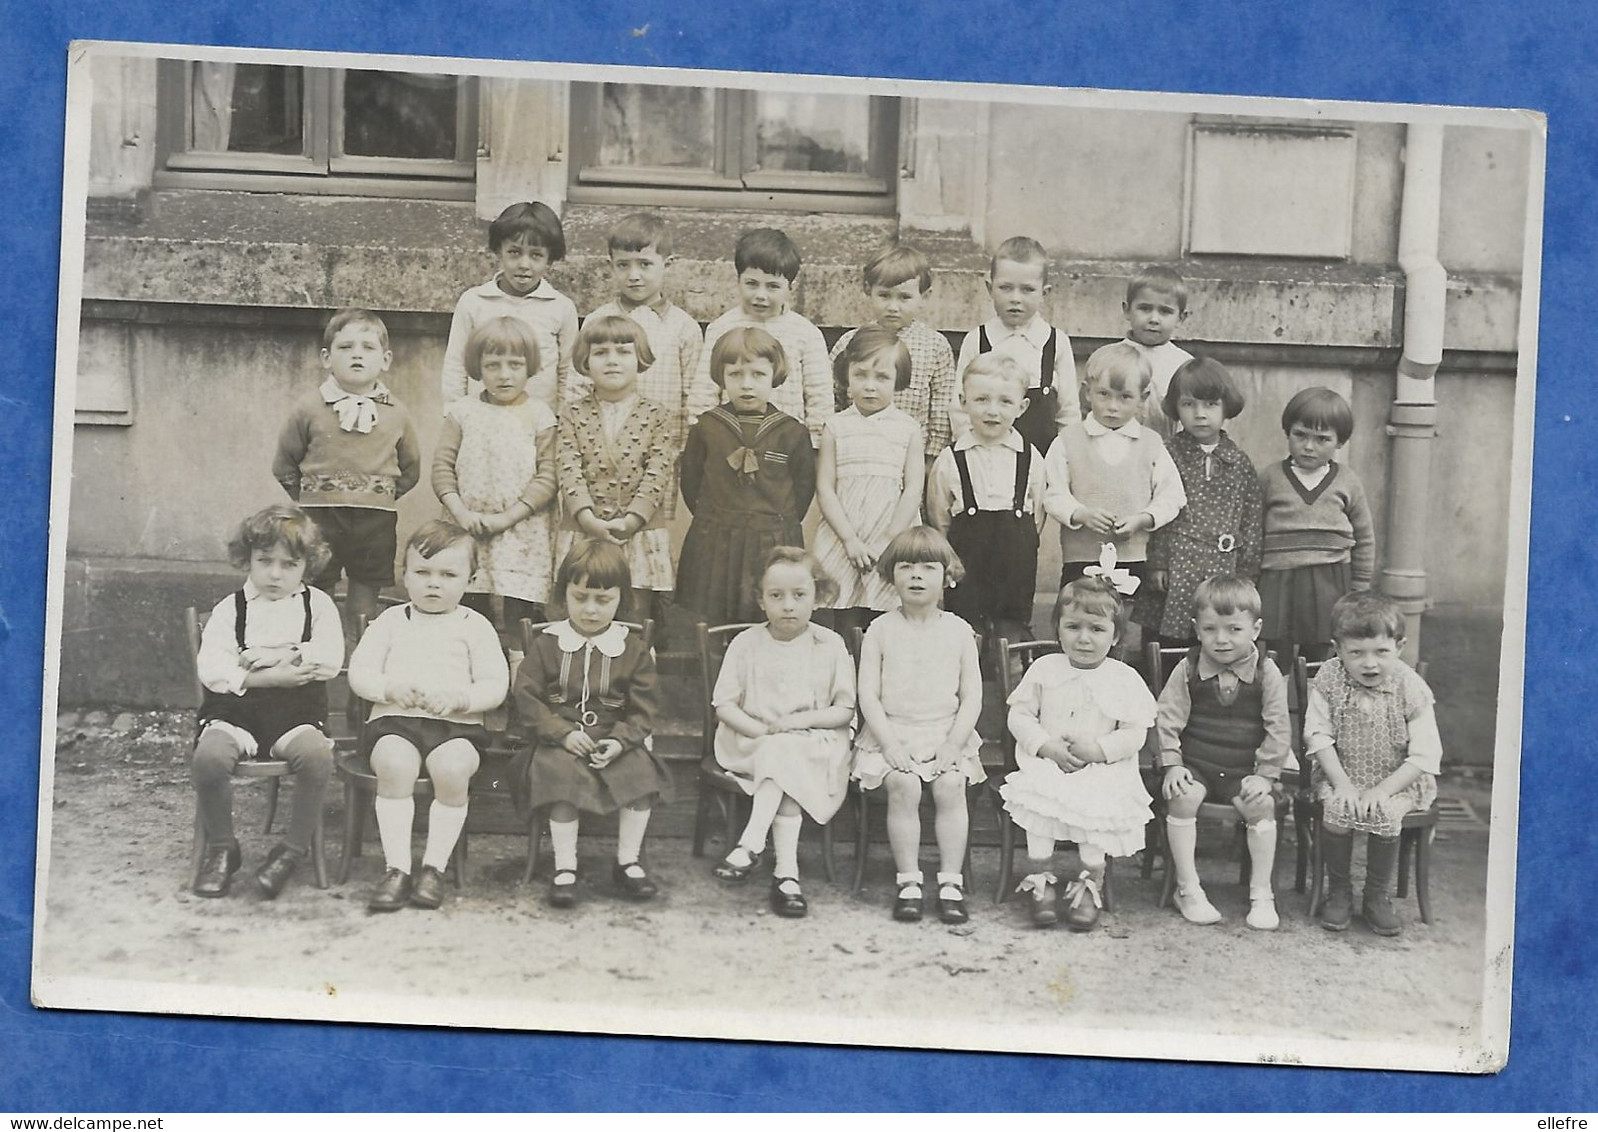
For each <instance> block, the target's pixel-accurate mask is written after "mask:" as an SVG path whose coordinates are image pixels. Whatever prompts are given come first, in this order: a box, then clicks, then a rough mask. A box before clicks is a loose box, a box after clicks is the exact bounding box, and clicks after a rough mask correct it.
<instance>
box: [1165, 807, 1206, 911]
mask: <svg viewBox="0 0 1598 1132" xmlns="http://www.w3.org/2000/svg"><path fill="white" fill-rule="evenodd" d="M1165 841H1166V844H1168V845H1169V846H1170V847H1171V866H1172V868H1174V869H1175V870H1176V887H1177V888H1179V889H1181V890H1182V891H1183V892H1193V891H1195V890H1197V889H1198V888H1199V887H1201V886H1200V884H1199V875H1198V862H1197V861H1196V860H1195V857H1196V855H1197V853H1198V821H1197V819H1195V818H1173V817H1167V818H1166V819H1165Z"/></svg>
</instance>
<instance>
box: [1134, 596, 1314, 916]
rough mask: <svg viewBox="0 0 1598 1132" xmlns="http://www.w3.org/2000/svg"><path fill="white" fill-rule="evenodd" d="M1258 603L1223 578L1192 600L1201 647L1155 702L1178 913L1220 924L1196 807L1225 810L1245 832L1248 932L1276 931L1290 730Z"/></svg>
mask: <svg viewBox="0 0 1598 1132" xmlns="http://www.w3.org/2000/svg"><path fill="white" fill-rule="evenodd" d="M1261 624H1262V623H1261V621H1260V594H1259V591H1258V590H1257V589H1255V588H1254V583H1252V582H1250V581H1249V580H1248V579H1246V578H1239V577H1237V576H1236V575H1235V574H1220V575H1217V576H1216V577H1213V578H1207V579H1205V580H1204V581H1203V582H1200V583H1199V587H1198V589H1197V590H1196V591H1195V592H1194V594H1193V632H1194V634H1195V635H1196V636H1197V637H1198V641H1199V643H1198V647H1197V648H1193V649H1189V650H1188V653H1187V655H1186V656H1184V657H1183V658H1182V659H1181V660H1179V661H1177V662H1176V667H1175V668H1173V669H1172V670H1171V675H1170V678H1169V679H1168V680H1167V681H1166V683H1165V690H1164V691H1162V692H1161V693H1160V703H1159V714H1158V716H1157V717H1156V727H1157V729H1158V733H1159V742H1160V766H1161V767H1162V768H1164V771H1165V776H1164V780H1163V782H1162V784H1161V793H1162V794H1163V795H1164V797H1165V836H1166V844H1167V845H1169V846H1170V851H1171V862H1172V866H1173V871H1174V872H1175V873H1176V897H1175V900H1176V907H1177V910H1178V911H1179V912H1181V913H1182V916H1183V918H1184V919H1186V920H1187V921H1188V922H1190V923H1194V924H1214V923H1218V922H1219V921H1220V919H1221V914H1220V912H1218V911H1217V910H1216V908H1215V905H1213V904H1211V903H1210V902H1209V898H1208V897H1206V896H1205V895H1204V887H1203V885H1201V884H1200V883H1199V875H1198V866H1197V864H1196V861H1195V854H1196V850H1197V847H1198V824H1197V821H1198V812H1199V806H1200V805H1201V804H1203V803H1204V802H1206V801H1208V802H1211V803H1221V804H1225V803H1227V802H1230V803H1231V804H1232V806H1233V808H1235V809H1236V810H1237V813H1238V816H1239V817H1240V818H1241V819H1242V820H1243V822H1244V824H1245V825H1246V826H1247V829H1248V833H1247V838H1248V853H1249V862H1250V865H1251V869H1250V874H1249V912H1248V921H1247V922H1248V926H1249V927H1251V928H1258V929H1259V930H1261V931H1271V930H1272V929H1274V928H1275V927H1276V926H1277V924H1278V923H1279V920H1278V917H1277V914H1276V896H1275V893H1274V892H1273V890H1272V888H1271V873H1272V871H1273V869H1274V867H1275V864H1276V793H1275V791H1276V785H1275V784H1276V782H1277V781H1278V780H1279V779H1280V778H1281V776H1282V770H1283V769H1284V768H1285V767H1286V765H1287V759H1288V754H1289V750H1290V748H1289V744H1290V742H1291V736H1292V731H1291V725H1290V723H1289V721H1288V714H1287V681H1286V680H1284V679H1283V678H1282V674H1281V671H1280V670H1279V669H1278V668H1277V667H1276V665H1274V664H1266V663H1265V654H1264V652H1262V651H1261V650H1260V648H1259V646H1258V645H1257V644H1256V643H1255V642H1256V641H1257V640H1258V639H1259V635H1260V628H1261Z"/></svg>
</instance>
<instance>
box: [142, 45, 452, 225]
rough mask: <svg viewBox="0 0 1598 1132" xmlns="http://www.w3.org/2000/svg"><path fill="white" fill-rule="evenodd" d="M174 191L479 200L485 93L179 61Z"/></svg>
mask: <svg viewBox="0 0 1598 1132" xmlns="http://www.w3.org/2000/svg"><path fill="white" fill-rule="evenodd" d="M162 66H163V69H162V72H161V89H160V95H159V100H160V110H161V143H162V164H161V169H162V174H163V177H162V181H163V182H164V183H166V184H172V185H179V184H181V185H190V186H193V187H198V188H246V189H250V188H255V189H263V190H268V191H284V190H287V191H302V192H319V191H325V192H359V193H373V194H378V195H385V194H391V195H404V196H440V197H450V198H462V199H470V197H471V192H472V190H471V180H472V178H473V176H474V175H475V172H476V147H477V105H476V87H475V84H473V83H472V82H471V80H469V79H466V78H463V77H460V76H457V75H432V74H417V73H409V72H399V71H354V70H350V71H332V70H321V69H315V68H310V67H283V66H276V65H272V64H264V63H227V62H211V61H172V62H169V63H164V64H163V65H162Z"/></svg>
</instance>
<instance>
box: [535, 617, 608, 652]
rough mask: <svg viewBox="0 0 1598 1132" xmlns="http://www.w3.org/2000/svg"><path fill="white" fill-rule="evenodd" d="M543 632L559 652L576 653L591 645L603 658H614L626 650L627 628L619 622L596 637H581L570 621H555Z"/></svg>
mask: <svg viewBox="0 0 1598 1132" xmlns="http://www.w3.org/2000/svg"><path fill="white" fill-rule="evenodd" d="M544 632H546V633H548V634H549V635H550V636H551V637H554V638H555V641H556V643H557V644H559V645H560V651H561V652H578V651H580V650H582V649H584V648H586V647H587V646H589V645H592V646H594V648H596V649H598V650H599V651H600V652H601V653H603V654H604V655H605V656H608V657H611V658H615V657H618V656H620V655H621V654H622V652H623V651H624V650H625V649H626V648H627V626H625V625H623V624H622V623H621V622H620V621H612V622H611V623H610V628H608V629H606V630H605V631H604V632H603V633H601V634H599V636H597V637H585V636H583V635H582V634H581V633H579V632H578V631H577V630H576V629H574V628H573V627H572V623H571V622H570V621H556V622H555V623H554V624H553V625H546V626H545V627H544Z"/></svg>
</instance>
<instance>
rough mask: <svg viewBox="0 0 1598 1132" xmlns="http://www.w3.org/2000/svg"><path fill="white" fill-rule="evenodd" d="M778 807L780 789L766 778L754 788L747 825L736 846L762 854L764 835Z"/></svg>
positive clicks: (780, 803)
mask: <svg viewBox="0 0 1598 1132" xmlns="http://www.w3.org/2000/svg"><path fill="white" fill-rule="evenodd" d="M780 805H782V787H780V786H778V785H777V784H776V783H775V782H773V781H772V780H771V779H769V778H768V779H766V781H764V782H762V783H761V784H760V785H759V786H757V787H755V796H754V798H753V799H752V800H751V801H750V803H749V824H748V825H746V826H744V831H743V835H742V836H741V837H739V838H738V844H739V845H742V846H743V847H744V848H745V849H747V850H749V852H751V853H759V852H762V851H763V850H764V849H765V848H766V834H767V833H768V832H769V831H770V829H771V823H772V820H773V819H774V818H775V817H776V816H777V807H778V806H780Z"/></svg>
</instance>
